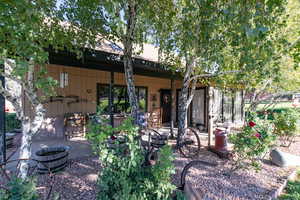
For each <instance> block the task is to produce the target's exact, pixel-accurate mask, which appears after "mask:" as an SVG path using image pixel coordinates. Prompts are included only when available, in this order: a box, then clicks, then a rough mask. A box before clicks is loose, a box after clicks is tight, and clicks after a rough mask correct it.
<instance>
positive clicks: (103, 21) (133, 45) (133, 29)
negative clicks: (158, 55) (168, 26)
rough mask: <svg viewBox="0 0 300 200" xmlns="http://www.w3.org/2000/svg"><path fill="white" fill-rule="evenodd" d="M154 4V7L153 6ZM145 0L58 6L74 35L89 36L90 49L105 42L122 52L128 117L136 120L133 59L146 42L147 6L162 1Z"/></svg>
mask: <svg viewBox="0 0 300 200" xmlns="http://www.w3.org/2000/svg"><path fill="white" fill-rule="evenodd" d="M153 2H154V3H153ZM153 2H149V1H145V0H113V1H112V0H103V1H98V0H76V1H73V0H65V1H64V2H62V5H61V10H62V13H63V14H62V16H63V18H64V19H66V20H67V21H68V22H69V23H71V24H72V25H74V26H76V27H78V29H79V30H78V32H80V31H83V32H88V33H90V36H91V37H90V40H89V41H90V43H89V45H90V47H92V48H95V47H96V46H97V45H99V44H100V45H101V42H103V41H109V42H110V43H111V44H112V45H114V46H118V49H121V51H122V54H123V55H122V60H123V63H124V71H125V80H126V84H127V91H128V96H129V102H130V106H131V115H132V117H133V118H134V119H135V122H136V119H137V116H138V111H139V105H138V101H137V96H136V94H135V84H134V76H133V60H134V58H133V55H135V54H138V51H140V50H142V49H143V44H144V42H145V41H146V40H147V32H148V28H147V27H148V24H149V23H148V21H149V18H150V17H151V16H153V13H155V12H159V11H158V10H153V8H151V6H150V5H152V4H155V3H157V4H162V3H163V2H164V1H161V0H156V1H153Z"/></svg>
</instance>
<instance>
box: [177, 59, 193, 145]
mask: <svg viewBox="0 0 300 200" xmlns="http://www.w3.org/2000/svg"><path fill="white" fill-rule="evenodd" d="M193 64H194V60H193V59H191V60H190V61H187V64H186V69H185V75H184V79H183V84H182V88H181V94H180V96H179V102H178V105H179V107H178V134H177V141H176V145H177V147H178V146H179V144H180V142H181V138H182V135H183V134H184V133H185V130H186V128H187V114H188V107H189V104H190V103H191V100H192V98H193V94H192V96H190V98H188V95H189V87H190V79H191V74H192V71H193ZM195 84H196V82H195V81H194V82H193V89H194V90H195ZM192 93H193V92H192Z"/></svg>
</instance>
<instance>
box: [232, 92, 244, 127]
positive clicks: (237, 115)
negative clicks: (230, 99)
mask: <svg viewBox="0 0 300 200" xmlns="http://www.w3.org/2000/svg"><path fill="white" fill-rule="evenodd" d="M242 104H243V93H242V92H241V91H237V92H236V93H235V99H234V121H235V122H242V121H243V106H242Z"/></svg>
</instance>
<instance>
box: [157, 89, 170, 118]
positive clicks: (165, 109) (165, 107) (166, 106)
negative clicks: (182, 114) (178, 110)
mask: <svg viewBox="0 0 300 200" xmlns="http://www.w3.org/2000/svg"><path fill="white" fill-rule="evenodd" d="M160 107H161V115H162V116H161V117H162V123H167V122H170V121H171V109H172V105H171V90H160Z"/></svg>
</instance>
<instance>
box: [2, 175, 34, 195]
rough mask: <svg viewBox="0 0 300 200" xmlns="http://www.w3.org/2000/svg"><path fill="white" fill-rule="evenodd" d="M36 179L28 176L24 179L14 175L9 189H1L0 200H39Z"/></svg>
mask: <svg viewBox="0 0 300 200" xmlns="http://www.w3.org/2000/svg"><path fill="white" fill-rule="evenodd" d="M35 182H36V180H34V179H30V178H28V179H27V180H22V179H20V178H17V177H13V178H12V179H11V181H10V182H9V183H8V185H7V186H8V191H5V190H2V189H0V200H12V199H18V200H37V199H38V195H37V192H36V183H35Z"/></svg>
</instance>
